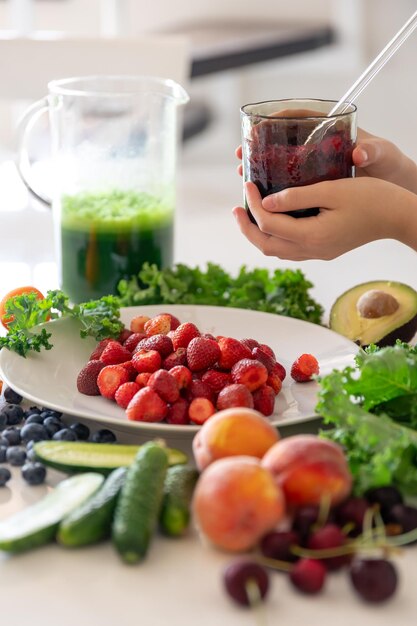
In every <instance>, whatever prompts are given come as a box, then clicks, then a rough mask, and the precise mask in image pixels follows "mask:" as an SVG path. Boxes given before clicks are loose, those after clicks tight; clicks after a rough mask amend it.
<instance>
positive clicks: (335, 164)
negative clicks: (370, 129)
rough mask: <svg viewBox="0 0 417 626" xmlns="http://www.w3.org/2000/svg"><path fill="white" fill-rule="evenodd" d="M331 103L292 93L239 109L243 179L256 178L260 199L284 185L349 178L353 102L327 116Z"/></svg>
mask: <svg viewBox="0 0 417 626" xmlns="http://www.w3.org/2000/svg"><path fill="white" fill-rule="evenodd" d="M335 104H336V101H333V100H314V99H301V98H296V99H290V100H270V101H266V102H255V103H252V104H246V105H244V106H243V107H242V108H241V110H240V112H241V128H242V164H243V178H244V181H245V182H246V181H251V182H253V183H255V184H256V186H257V187H258V189H259V192H260V194H261V196H262V198H264V197H265V196H268V195H270V194H271V193H276V192H277V191H281V190H282V189H286V188H287V187H297V186H302V185H311V184H312V183H317V182H320V181H323V180H334V179H337V178H349V177H352V176H353V175H354V167H353V162H352V150H353V147H354V144H355V141H356V107H355V105H353V104H350V105H348V108H347V111H346V112H345V113H343V114H336V115H331V116H328V114H329V113H330V111H331V110H332V108H333V107H334V105H335ZM245 204H246V200H245ZM246 208H247V210H248V212H249V216H250V218H251V219H252V221H253V222H254V221H255V220H254V218H253V216H252V214H251V213H250V211H249V208H248V207H247V205H246ZM318 212H319V208H318V207H311V208H309V209H300V210H298V211H290V212H289V215H292V216H293V217H309V216H312V215H317V214H318Z"/></svg>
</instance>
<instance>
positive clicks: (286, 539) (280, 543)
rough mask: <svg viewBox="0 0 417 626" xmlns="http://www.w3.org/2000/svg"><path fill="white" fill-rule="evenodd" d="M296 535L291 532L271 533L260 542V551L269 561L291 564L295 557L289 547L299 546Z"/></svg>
mask: <svg viewBox="0 0 417 626" xmlns="http://www.w3.org/2000/svg"><path fill="white" fill-rule="evenodd" d="M299 542H300V539H299V536H298V533H296V532H295V531H293V530H288V531H272V532H270V533H267V534H266V535H265V536H264V537H263V538H262V540H261V543H260V546H259V547H260V550H261V552H262V554H263V555H264V556H266V557H267V558H269V559H278V560H279V561H288V562H290V563H291V562H293V561H296V560H297V558H298V557H297V556H296V555H295V554H294V553H293V552H292V550H291V546H293V545H299Z"/></svg>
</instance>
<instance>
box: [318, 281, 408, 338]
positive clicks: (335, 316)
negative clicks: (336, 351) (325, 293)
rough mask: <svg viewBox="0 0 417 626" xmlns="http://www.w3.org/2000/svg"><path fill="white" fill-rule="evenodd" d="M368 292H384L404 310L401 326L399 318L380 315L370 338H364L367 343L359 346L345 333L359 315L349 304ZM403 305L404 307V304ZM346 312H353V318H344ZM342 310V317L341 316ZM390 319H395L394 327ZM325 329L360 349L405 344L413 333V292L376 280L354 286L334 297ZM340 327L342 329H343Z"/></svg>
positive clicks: (406, 288)
mask: <svg viewBox="0 0 417 626" xmlns="http://www.w3.org/2000/svg"><path fill="white" fill-rule="evenodd" d="M371 289H377V290H381V291H387V293H390V294H391V295H393V296H394V297H395V298H396V299H397V300H398V302H399V303H400V307H401V308H403V309H404V311H403V318H404V323H403V324H402V323H401V322H402V320H401V318H400V319H398V315H396V314H395V315H392V316H391V315H388V316H384V317H383V318H381V324H380V326H378V327H374V336H373V337H372V339H371V338H370V337H369V336H368V342H367V343H365V342H364V343H361V340H360V339H357V338H356V337H354V336H352V332H349V330H350V331H352V328H353V329H354V328H355V324H356V319H359V315H358V313H357V312H356V307H355V308H354V307H353V303H355V304H356V302H357V301H358V299H359V297H360V296H361V295H362V294H364V293H365V292H367V291H369V290H371ZM407 300H408V303H407ZM405 303H407V304H406V305H405ZM404 307H405V308H404ZM407 307H408V308H407ZM349 309H350V310H351V313H352V314H353V310H352V309H354V311H355V312H354V316H357V317H352V316H350V317H347V314H346V311H349ZM343 310H344V314H343V313H342V314H341V312H342V311H343ZM343 317H344V323H343V324H342V321H341V320H342V319H343ZM390 318H396V319H395V322H396V324H397V325H396V326H395V323H394V324H393V323H391V326H390ZM374 321H375V320H373V322H374ZM329 326H330V328H331V329H332V330H334V331H335V332H338V333H339V334H341V335H345V336H346V337H349V338H350V339H351V340H352V341H354V342H355V343H356V344H357V345H359V346H361V347H362V348H366V347H367V346H368V345H369V344H370V343H372V344H374V345H377V346H379V347H380V348H382V347H385V346H392V345H394V344H395V342H396V341H397V340H400V341H403V342H405V343H408V342H409V341H410V340H411V339H412V338H413V337H414V335H415V333H416V332H417V292H416V291H415V290H414V289H413V288H412V287H410V286H409V285H405V284H404V283H399V282H395V281H384V280H378V281H370V282H366V283H362V284H359V285H355V286H354V287H352V288H351V289H349V290H348V291H346V292H344V293H343V294H342V295H341V296H339V297H338V298H337V300H336V302H335V303H334V305H333V307H332V309H331V311H330V324H329ZM343 326H345V328H344V327H343ZM350 326H352V328H350Z"/></svg>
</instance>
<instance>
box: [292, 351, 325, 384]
mask: <svg viewBox="0 0 417 626" xmlns="http://www.w3.org/2000/svg"><path fill="white" fill-rule="evenodd" d="M318 373H319V364H318V361H317V359H316V357H315V356H313V355H312V354H302V355H301V356H299V357H298V359H296V360H295V361H294V363H293V364H292V366H291V376H292V378H293V379H294V380H295V381H296V382H297V383H305V382H307V381H309V380H311V379H312V377H313V376H314V375H316V374H318Z"/></svg>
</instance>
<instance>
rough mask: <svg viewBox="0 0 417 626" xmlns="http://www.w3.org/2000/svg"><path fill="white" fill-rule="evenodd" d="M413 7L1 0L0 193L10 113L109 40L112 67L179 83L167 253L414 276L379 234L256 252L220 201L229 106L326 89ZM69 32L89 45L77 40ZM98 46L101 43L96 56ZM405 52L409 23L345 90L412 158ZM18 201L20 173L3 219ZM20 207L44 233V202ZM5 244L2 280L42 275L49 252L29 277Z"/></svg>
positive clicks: (228, 180)
mask: <svg viewBox="0 0 417 626" xmlns="http://www.w3.org/2000/svg"><path fill="white" fill-rule="evenodd" d="M415 10H416V1H415V0H296V1H295V2H287V1H284V0H263V2H262V3H255V2H249V1H247V0H210V2H207V0H193V1H192V2H191V1H190V0H175V2H172V1H171V0H153V1H152V2H146V3H145V2H141V1H140V0H0V193H1V188H2V186H3V191H4V190H5V189H7V186H8V185H11V184H12V182H13V176H14V174H13V163H12V161H13V157H14V154H15V150H16V132H15V126H16V121H17V119H18V117H19V114H20V113H21V111H22V108H23V107H24V106H26V104H27V101H31V100H34V99H36V98H38V97H40V96H41V95H42V93H43V92H45V91H46V78H47V77H48V79H52V78H62V77H64V76H65V75H68V72H69V71H71V69H72V67H74V71H77V67H78V68H83V67H84V68H88V71H85V72H82V70H81V69H79V71H77V73H84V74H85V73H93V72H92V71H91V67H96V70H95V73H106V72H107V73H109V67H112V66H111V60H108V61H106V60H105V59H111V56H112V49H113V50H114V51H115V54H114V63H116V57H117V56H118V58H119V61H118V63H119V67H120V70H119V71H118V72H117V73H134V72H135V68H136V63H137V67H138V72H137V73H144V72H145V70H144V69H143V68H144V67H145V68H146V67H148V68H149V69H150V73H152V68H153V67H157V68H158V71H159V73H161V72H163V70H164V68H166V69H167V72H168V73H169V74H172V73H174V74H175V76H173V77H174V78H177V80H178V79H179V78H182V82H183V83H184V86H185V87H186V88H187V90H188V91H189V93H190V95H191V102H190V104H189V105H187V108H186V110H185V111H184V120H183V123H184V131H183V132H184V136H183V141H182V151H181V155H180V162H179V169H178V187H179V202H178V223H177V260H178V261H184V262H188V263H191V262H192V260H193V258H196V259H199V258H203V257H204V256H205V257H206V258H210V259H212V260H213V261H218V262H219V263H224V264H225V265H227V266H228V267H229V268H230V269H235V268H237V267H238V266H239V265H240V264H242V263H247V264H248V265H258V266H262V265H264V266H268V267H271V268H272V267H278V266H288V267H290V266H291V267H292V266H300V267H302V269H304V270H305V271H306V273H307V275H308V276H309V277H310V278H311V279H312V280H313V282H315V281H318V280H319V279H320V280H322V276H323V272H328V280H330V281H337V280H339V278H340V277H342V276H343V281H344V283H345V284H346V286H349V285H353V284H355V283H358V282H362V278H363V277H364V278H366V279H369V280H371V279H373V278H386V279H390V278H393V279H397V280H399V279H400V277H401V276H404V282H407V279H408V276H411V268H412V266H413V263H414V269H413V274H412V275H413V276H416V272H415V269H416V263H415V259H416V257H415V253H413V252H411V251H410V250H407V249H405V248H404V247H403V246H401V245H400V244H398V245H397V244H395V243H393V242H390V244H389V247H387V244H386V242H375V243H372V244H369V246H367V247H366V248H367V250H366V255H365V254H364V252H363V251H362V250H357V251H353V252H352V253H348V254H347V255H344V256H343V257H341V258H340V259H338V260H336V261H332V262H331V263H325V262H320V261H309V262H305V263H302V264H301V265H300V264H296V263H290V262H287V261H278V260H277V259H266V258H265V257H263V256H262V255H261V253H260V252H258V251H257V250H256V249H255V248H253V247H252V246H251V245H250V244H249V243H247V242H246V241H244V240H243V238H242V237H241V236H240V234H238V233H237V228H236V226H235V224H234V220H233V218H232V216H231V213H230V211H231V208H232V207H233V206H234V205H236V204H239V203H240V202H241V199H242V184H241V180H240V179H239V177H238V176H237V174H236V165H237V162H236V159H235V157H234V149H235V147H236V146H237V145H238V144H239V142H240V124H239V108H240V106H241V105H242V104H244V103H247V102H251V101H258V100H267V99H276V98H287V97H321V98H332V99H336V100H337V99H338V98H339V97H340V96H341V95H342V94H343V93H344V92H345V91H346V89H347V88H348V87H349V86H350V84H351V83H352V82H353V81H354V80H355V79H356V78H357V77H358V75H359V74H360V73H361V72H362V71H363V69H364V68H365V67H366V65H367V64H368V63H369V62H370V61H371V60H372V58H373V57H374V56H375V55H376V54H377V53H378V52H379V51H380V50H381V49H382V47H383V46H384V45H385V44H386V43H387V42H388V40H389V39H391V37H392V36H393V35H394V34H395V33H396V32H397V30H398V29H399V28H400V27H401V26H402V24H403V23H404V22H405V21H406V20H407V19H408V18H409V17H410V15H411V14H412V13H413V12H414V11H415ZM143 37H145V38H149V37H151V38H152V37H160V38H162V39H164V38H167V40H170V41H171V38H172V37H174V39H175V38H177V37H179V39H178V41H181V42H182V43H184V46H185V47H184V46H183V47H181V45H179V47H178V58H176V57H175V56H174V55H173V54H170V53H169V51H168V49H167V50H165V49H164V48H163V46H162V44H161V46H160V47H158V46H156V47H154V48H153V49H152V50H153V51H151V52H149V50H150V49H148V55H150V56H148V57H146V53H144V54H145V56H143V54H142V53H141V49H140V47H137V48H135V47H134V45H135V42H136V43H137V45H138V46H139V43H140V41H141V39H142V38H143ZM62 38H64V39H68V40H69V41H70V43H71V46H70V48H69V49H66V50H64V51H63V52H62V55H63V56H62V58H61V57H60V54H61V52H60V51H59V50H57V52H56V54H55V53H54V52H50V53H48V52H46V53H45V54H44V56H42V53H40V54H39V56H38V51H36V50H35V49H34V52H33V55H32V54H31V53H30V49H28V48H27V47H26V48H25V47H24V45H23V44H24V43H25V41H26V42H27V41H28V39H29V40H30V41H32V42H33V41H35V40H37V41H53V40H56V39H62ZM162 39H160V41H162ZM82 42H84V43H85V44H88V45H89V47H88V46H87V48H83V47H82ZM121 42H122V43H123V42H125V43H127V42H130V44H132V47H131V48H128V49H127V52H126V54H125V63H124V61H123V57H122V58H121V60H120V56H121V51H122V48H120V46H121V45H122V43H121ZM100 45H101V46H103V45H105V46H106V51H105V52H106V55H107V56H106V57H105V56H104V48H100ZM112 46H113V48H112ZM94 48H96V49H97V51H98V52H96V57H95V56H94V54H95V52H94ZM28 50H29V52H28ZM100 50H101V52H100ZM117 50H118V52H117ZM89 51H90V52H91V55H92V56H91V63H93V59H97V60H96V61H94V63H95V65H94V63H93V65H91V63H90V65H89V61H88V55H89ZM184 51H185V52H184ZM416 51H417V34H414V35H413V36H412V37H410V39H409V40H408V41H407V42H406V43H405V44H404V45H403V47H402V48H401V49H400V50H399V52H398V53H397V54H396V56H395V57H394V58H393V59H392V60H391V61H390V62H389V63H388V65H387V66H386V67H385V68H384V69H383V70H382V72H381V73H380V74H379V75H378V76H377V77H376V78H375V80H374V81H373V82H372V83H371V84H370V85H369V86H368V88H367V89H366V90H365V92H364V93H363V94H362V95H361V96H360V98H359V100H358V102H357V105H358V111H359V114H358V115H359V117H358V119H359V124H360V126H362V127H363V128H365V129H367V130H368V131H370V132H373V133H375V134H379V135H382V136H385V137H387V138H390V139H391V140H392V141H394V142H395V143H397V144H398V145H399V146H400V148H401V149H402V150H403V151H404V152H406V153H407V154H409V155H410V156H412V157H413V158H415V159H417V113H416V111H417V85H416V80H415V63H416V59H417V53H416ZM116 52H117V54H116ZM48 55H49V56H48ZM83 55H84V56H83ZM164 55H165V56H164ZM157 57H159V58H157ZM100 58H102V59H103V61H102V62H100ZM156 61H157V63H156ZM49 62H50V65H49ZM155 63H156V64H155ZM109 64H110V65H109ZM114 67H115V68H116V69H117V66H116V65H114ZM61 68H62V72H61ZM125 68H126V71H123V70H125ZM72 73H73V72H72ZM165 74H166V73H165ZM44 83H45V84H44ZM40 141H41V139H40ZM13 184H15V182H14V183H13ZM26 206H27V194H26V191H25V189H24V188H23V187H22V186H21V187H20V191H19V193H16V192H15V193H14V194H13V197H12V196H11V201H10V203H9V205H8V207H6V206H5V205H4V203H1V202H0V214H1V212H2V211H5V210H8V211H10V223H11V222H12V220H13V217H12V216H13V215H16V216H17V214H16V211H19V210H23V207H26ZM25 210H26V208H25ZM31 210H32V212H33V211H37V216H38V217H37V219H38V220H41V221H42V220H43V227H42V228H43V231H45V232H44V233H43V235H42V237H43V238H44V239H45V238H49V233H50V216H49V213H48V211H47V210H45V209H44V208H43V207H41V206H40V205H38V204H37V203H36V202H32V203H31ZM202 213H204V215H205V216H206V217H207V215H210V216H212V220H213V232H214V231H216V232H218V233H219V237H218V238H216V239H215V240H213V239H211V238H210V237H207V236H203V233H201V232H200V230H199V219H200V217H201V215H202ZM184 223H187V225H188V227H191V228H194V231H193V232H194V233H195V237H190V236H188V237H187V239H186V240H185V239H184V238H181V224H184ZM0 227H1V223H0ZM45 233H46V234H45ZM226 242H227V243H226ZM12 243H13V242H12ZM12 243H10V245H11V246H12ZM202 248H203V252H202ZM36 252H37V248H34V252H33V253H34V255H35V254H36ZM50 255H51V258H52V241H51V253H50ZM13 257H14V259H13ZM18 257H19V250H18V242H14V243H13V248H12V247H11V249H10V258H8V260H7V263H8V266H7V267H8V270H9V275H10V271H12V273H13V280H12V279H10V280H9V282H10V286H15V285H16V283H19V282H21V281H23V282H26V279H27V280H29V279H31V280H32V281H36V280H37V281H38V283H39V282H42V280H45V276H46V274H47V271H49V269H50V262H51V258H49V259H48V258H46V259H45V258H43V259H42V260H40V261H39V263H38V264H37V265H36V264H35V269H34V270H33V271H34V273H32V275H31V276H28V275H27V268H26V269H25V268H23V267H20V269H19V258H18ZM10 259H12V260H10ZM3 261H4V259H3V258H1V259H0V275H2V277H3V278H2V283H3V284H4V280H6V281H7V278H4V277H5V273H4V271H2V269H3V270H4V269H6V268H5V262H3ZM11 263H14V265H13V268H12V267H11ZM359 269H360V270H361V272H362V273H361V274H359ZM364 269H365V273H364V272H363V270H364ZM31 271H32V270H31ZM19 272H20V274H19ZM25 272H26V273H25ZM408 272H410V274H409V275H408ZM6 273H7V272H6ZM24 279H25V280H24ZM416 280H417V278H414V286H415V287H417V285H416ZM3 284H2V288H3ZM3 291H5V288H4V289H3ZM320 297H321V300H322V301H323V298H324V304H325V305H326V306H327V305H328V304H329V303H330V300H329V302H326V298H325V296H323V293H322V292H321V293H320ZM332 297H333V296H332ZM329 298H330V296H329Z"/></svg>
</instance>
